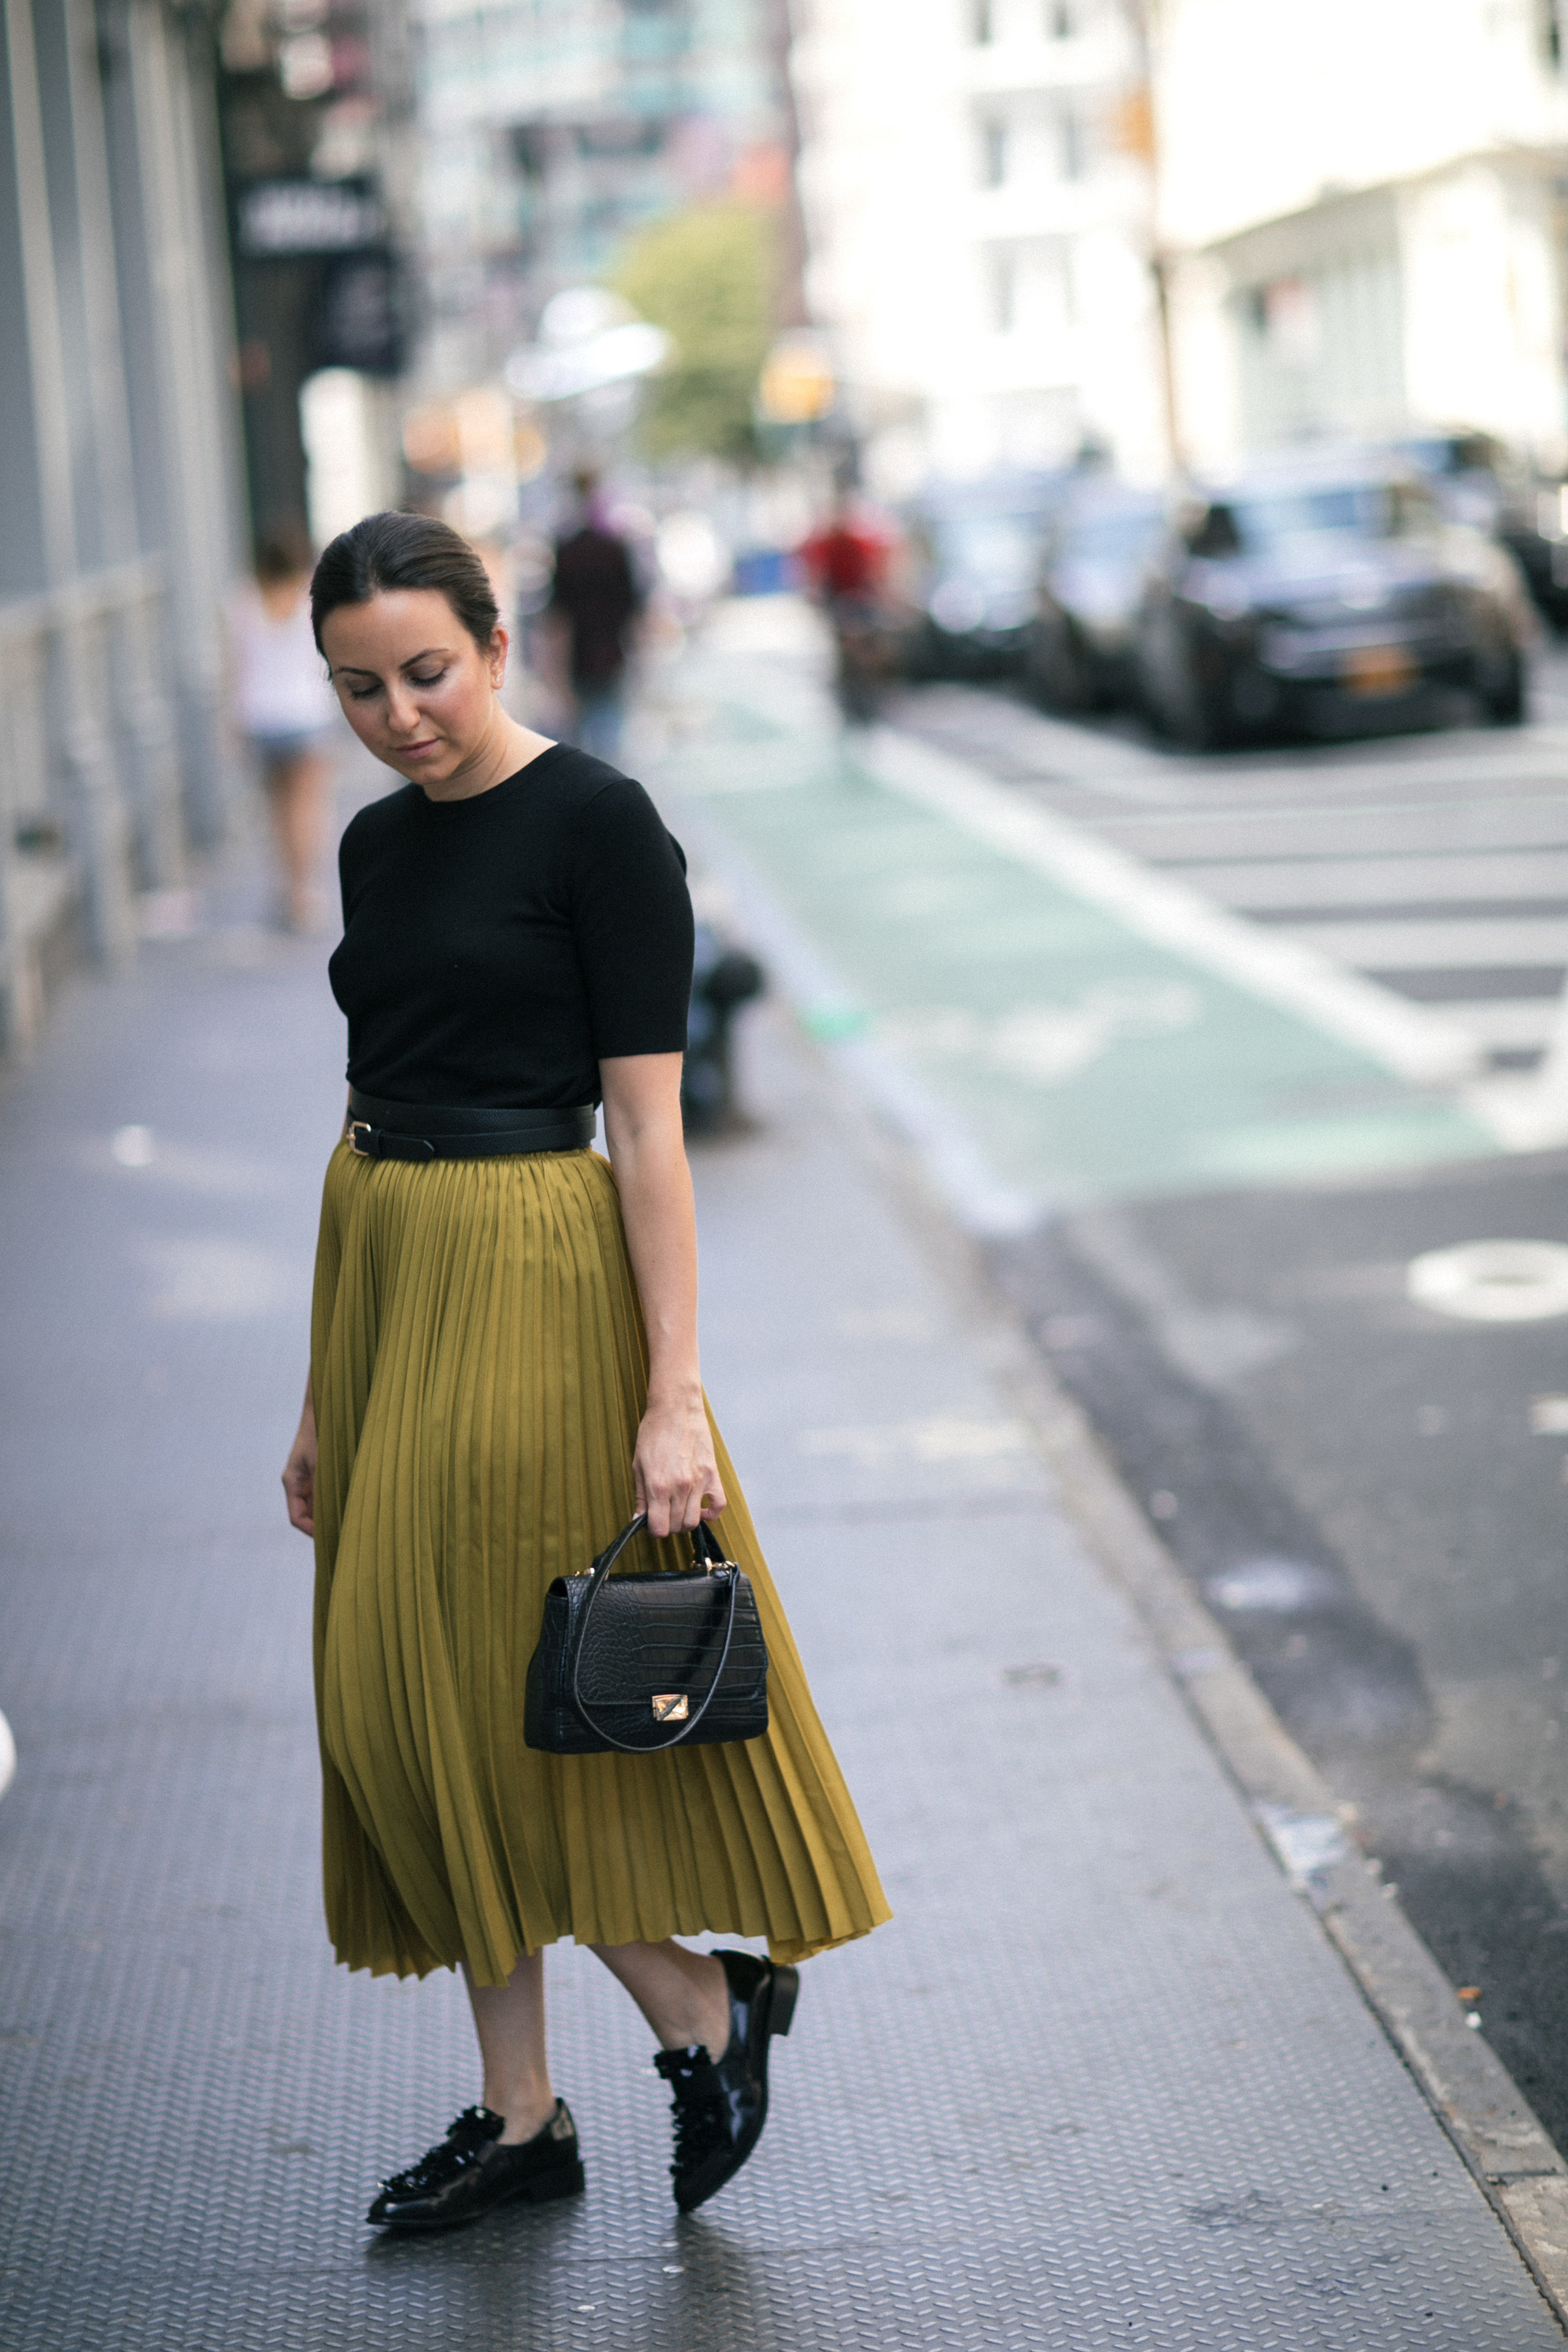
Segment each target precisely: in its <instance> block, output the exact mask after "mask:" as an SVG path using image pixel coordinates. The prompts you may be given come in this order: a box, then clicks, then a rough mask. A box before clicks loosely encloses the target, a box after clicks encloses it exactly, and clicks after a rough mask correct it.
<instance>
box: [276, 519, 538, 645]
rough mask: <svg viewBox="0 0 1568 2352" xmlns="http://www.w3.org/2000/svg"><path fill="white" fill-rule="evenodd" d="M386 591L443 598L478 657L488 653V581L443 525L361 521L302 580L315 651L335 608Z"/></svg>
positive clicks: (491, 622) (493, 612) (494, 619)
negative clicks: (426, 591)
mask: <svg viewBox="0 0 1568 2352" xmlns="http://www.w3.org/2000/svg"><path fill="white" fill-rule="evenodd" d="M389 588H430V589H434V590H435V592H436V593H437V595H438V596H445V598H446V599H447V604H450V606H451V608H452V610H453V612H454V613H455V614H457V616H458V620H459V621H461V623H462V625H463V626H464V628H465V629H467V631H468V635H469V636H470V637H472V639H473V641H474V643H475V645H477V646H479V651H480V652H481V653H488V652H489V644H490V639H491V637H492V636H493V635H494V634H495V630H496V625H497V623H498V622H499V621H500V612H499V610H498V609H497V606H496V600H495V592H494V590H493V589H492V588H491V586H490V582H489V572H487V571H486V570H485V567H484V565H483V564H482V563H481V562H479V557H478V556H477V555H476V554H475V553H474V551H473V549H472V548H471V547H470V546H469V545H468V541H467V540H466V539H464V538H463V537H462V536H461V534H460V533H459V532H458V531H455V530H453V529H452V527H451V525H450V524H449V523H445V522H437V521H436V520H435V519H434V517H433V516H430V515H417V514H396V513H394V512H392V511H391V510H390V509H388V510H387V511H386V512H384V513H382V514H373V515H366V516H365V517H364V519H363V521H361V522H356V523H355V524H354V526H353V529H352V530H341V531H340V532H339V533H338V535H337V537H336V539H334V540H331V541H329V542H328V544H327V546H326V548H325V549H324V550H323V551H322V554H321V562H319V563H318V564H317V566H316V569H315V571H314V572H313V573H312V574H311V578H310V626H311V627H312V629H314V631H315V633H316V648H317V651H318V652H321V650H322V646H321V629H322V626H323V625H324V623H325V622H326V619H327V616H328V615H329V614H331V613H335V612H336V611H337V609H338V607H339V605H340V604H369V602H370V600H371V598H372V597H373V596H377V595H380V594H382V593H384V591H385V590H387V589H389Z"/></svg>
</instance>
